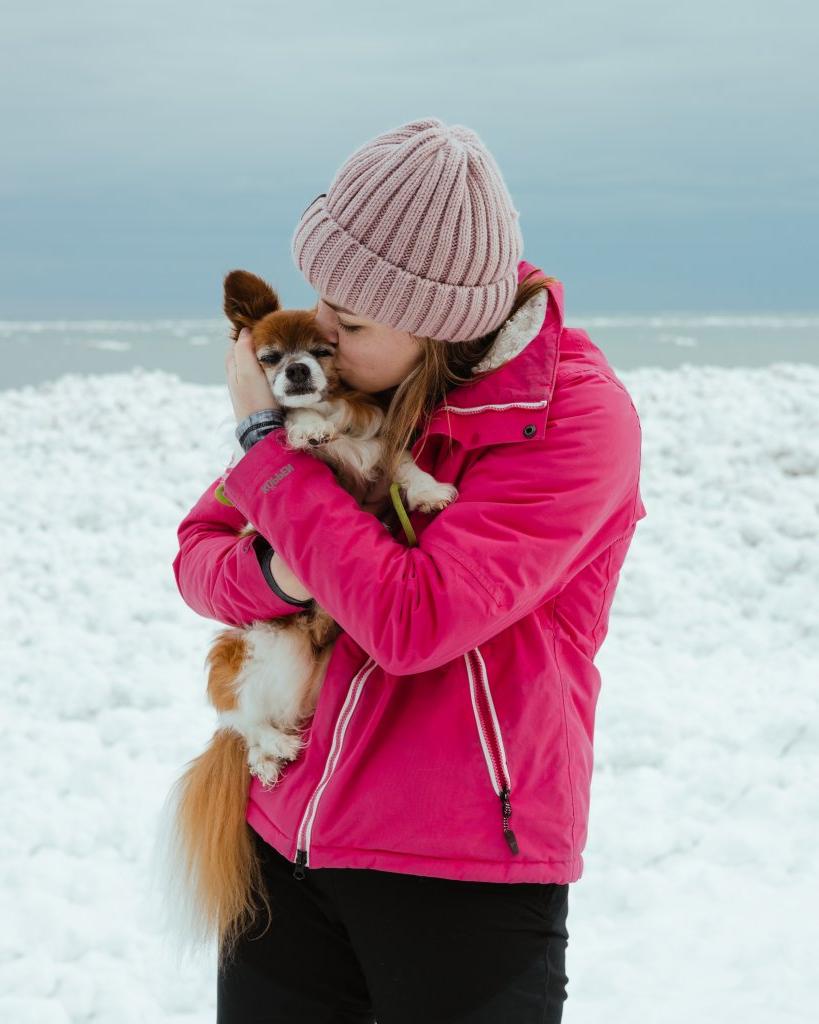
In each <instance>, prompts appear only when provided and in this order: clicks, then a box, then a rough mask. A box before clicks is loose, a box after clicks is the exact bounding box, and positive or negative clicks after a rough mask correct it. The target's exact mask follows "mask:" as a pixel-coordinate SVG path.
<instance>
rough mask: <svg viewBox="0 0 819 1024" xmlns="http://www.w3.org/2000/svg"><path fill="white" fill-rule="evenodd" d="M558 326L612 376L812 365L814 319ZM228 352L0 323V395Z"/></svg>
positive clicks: (159, 324) (213, 364) (216, 325)
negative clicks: (576, 333)
mask: <svg viewBox="0 0 819 1024" xmlns="http://www.w3.org/2000/svg"><path fill="white" fill-rule="evenodd" d="M567 326H570V327H582V328H583V329H584V330H585V331H586V332H587V333H588V334H589V336H590V337H591V339H592V341H593V342H594V343H595V344H596V345H598V346H599V347H600V348H601V349H602V350H603V351H604V352H605V354H606V356H607V358H608V360H609V362H610V363H611V364H612V366H613V367H614V368H615V370H620V369H622V370H630V369H634V368H636V367H639V366H660V367H665V368H672V367H677V366H680V365H682V364H683V363H691V364H694V365H703V364H713V365H716V366H766V365H768V364H770V363H774V362H808V363H817V362H819V314H766V315H754V316H751V315H749V316H739V315H722V314H715V315H709V314H698V315H682V314H680V315H672V314H657V315H652V316H645V315H643V316H599V315H597V316H585V317H584V316H582V315H581V316H577V315H575V316H571V317H568V318H567ZM227 345H228V325H227V321H225V320H224V319H223V318H217V319H209V320H50V321H16V322H15V321H9V320H6V321H0V353H2V356H3V359H2V363H0V388H10V387H21V386H23V385H25V384H39V383H41V382H42V381H46V380H53V379H54V378H56V377H59V376H62V374H64V373H119V372H123V371H127V370H131V369H133V368H134V367H137V366H140V367H142V368H143V369H146V370H166V371H168V372H171V373H177V374H178V375H179V376H180V377H182V378H183V379H184V380H187V381H191V382H194V383H200V384H221V383H222V382H223V381H224V354H225V351H226V349H227Z"/></svg>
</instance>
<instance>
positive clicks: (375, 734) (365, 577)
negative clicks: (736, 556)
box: [173, 261, 646, 883]
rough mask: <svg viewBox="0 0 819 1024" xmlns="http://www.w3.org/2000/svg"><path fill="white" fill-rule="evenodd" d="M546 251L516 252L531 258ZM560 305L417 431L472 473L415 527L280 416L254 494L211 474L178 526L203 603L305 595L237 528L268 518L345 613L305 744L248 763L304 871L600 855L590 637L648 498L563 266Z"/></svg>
mask: <svg viewBox="0 0 819 1024" xmlns="http://www.w3.org/2000/svg"><path fill="white" fill-rule="evenodd" d="M535 269H537V268H535V267H534V266H533V265H532V264H531V263H528V262H526V261H521V263H520V264H519V268H518V277H519V279H522V278H523V277H525V276H526V275H527V274H528V273H529V272H530V271H532V270H535ZM540 273H542V272H540ZM538 300H539V304H538ZM544 305H546V294H545V293H542V294H541V295H540V297H538V296H535V297H534V299H530V301H529V303H527V305H526V306H524V307H523V309H522V310H521V312H520V314H519V315H518V316H517V317H516V318H514V320H512V321H509V322H507V325H505V326H504V328H503V330H502V332H501V334H499V336H498V340H497V341H496V342H495V346H494V347H493V349H492V352H491V353H490V355H492V357H493V360H494V362H495V363H497V364H498V365H497V366H496V368H495V369H493V370H492V372H490V373H489V374H488V375H487V376H486V377H484V378H483V379H482V380H478V381H475V382H473V383H470V384H466V385H464V386H460V387H457V388H454V389H451V390H450V391H449V392H448V393H447V395H446V397H445V399H444V400H443V401H442V402H441V403H440V404H439V406H438V408H437V411H436V413H435V414H434V416H433V419H432V421H431V423H430V425H429V428H428V430H427V432H426V435H425V437H421V438H419V439H418V440H417V441H416V443H415V445H414V446H413V449H412V450H413V454H414V455H417V456H418V458H417V461H418V463H419V465H420V467H421V468H422V469H425V470H427V471H428V472H429V473H431V474H432V475H433V476H434V477H435V478H436V479H437V480H440V481H448V482H450V483H454V484H455V485H456V486H457V488H458V492H459V493H458V497H457V499H456V500H455V501H454V502H453V503H452V504H451V505H450V506H448V507H447V508H446V509H444V510H443V511H442V512H439V513H437V514H425V513H422V512H415V513H411V514H410V521H411V523H412V526H413V528H414V530H415V534H416V537H417V541H418V543H417V545H416V546H410V545H409V543H408V541H407V539H406V537H405V535H404V533H403V531H402V530H401V528H400V526H397V527H396V528H394V529H393V530H392V531H390V530H389V529H385V525H386V524H385V522H382V521H381V520H379V519H378V518H377V517H375V516H373V515H372V514H371V513H369V512H364V511H362V509H360V508H359V506H358V505H357V504H356V502H355V500H354V499H353V498H352V497H351V496H350V495H349V494H348V493H347V492H346V491H345V490H344V489H343V488H342V487H340V486H339V485H338V483H337V482H336V480H335V477H334V475H333V473H332V471H331V470H330V468H329V467H328V466H326V465H325V464H324V463H323V462H320V461H319V460H318V459H316V458H314V457H313V456H312V455H311V454H309V453H307V452H303V451H295V450H291V449H290V448H288V447H287V445H286V441H285V432H284V430H282V429H278V430H274V431H273V432H272V433H270V434H268V435H267V436H266V437H264V438H263V439H262V440H261V441H259V442H257V443H256V444H255V445H254V446H253V447H252V448H251V449H250V451H249V452H247V453H246V454H245V455H244V456H243V457H242V458H241V459H240V460H239V461H238V462H237V463H236V464H235V465H234V466H233V467H232V468H231V469H230V470H229V472H228V475H227V479H226V481H225V485H224V491H225V494H226V495H227V497H228V498H229V499H230V500H231V501H232V502H233V503H234V505H235V506H236V507H235V508H231V507H229V506H226V505H224V504H222V503H220V502H219V501H218V500H217V499H216V498H215V497H214V495H213V491H214V489H215V488H216V486H217V483H218V480H217V481H214V482H213V483H212V484H211V485H210V486H209V487H208V489H207V490H206V491H205V493H204V494H203V495H202V497H201V498H200V499H199V501H198V502H197V503H196V505H195V506H194V507H193V509H192V510H191V511H190V513H189V514H188V515H187V516H186V517H185V519H184V520H183V522H182V523H181V525H180V527H179V531H178V537H179V553H178V555H177V556H176V559H175V561H174V563H173V569H174V573H175V577H176V581H177V586H178V588H179V591H180V593H181V595H182V597H183V598H184V600H185V601H186V603H187V604H188V605H189V606H190V607H191V608H193V609H194V610H195V611H197V612H198V613H199V614H201V615H204V616H207V617H210V618H213V619H217V620H219V621H220V622H222V623H226V624H228V625H246V624H249V623H251V622H252V621H254V620H255V619H269V618H273V617H275V616H279V615H288V614H294V613H296V612H298V611H299V609H298V607H297V606H295V605H291V604H288V603H286V602H285V601H283V600H282V599H281V598H279V597H278V596H276V594H275V593H274V592H273V591H272V590H271V589H270V587H269V586H268V584H267V582H266V578H265V575H264V574H263V571H262V569H261V568H260V562H259V560H258V559H257V556H256V553H255V552H254V550H253V547H252V540H253V538H252V537H241V538H240V537H238V536H237V533H238V531H239V530H240V529H241V527H242V526H243V525H244V523H245V521H246V520H250V521H251V522H252V523H253V524H254V525H255V526H256V528H257V529H258V531H259V532H260V534H261V535H262V537H264V538H267V540H268V541H269V542H270V543H271V544H272V546H273V549H274V550H277V551H278V552H279V553H280V554H281V556H282V558H283V559H284V561H285V563H286V564H288V565H289V566H291V567H292V568H293V571H294V572H295V573H296V575H297V576H298V577H299V579H300V580H302V582H303V583H304V585H305V587H306V588H307V589H308V591H309V592H310V593H311V594H312V595H313V596H314V598H315V600H316V601H317V602H318V603H319V604H320V605H321V606H322V607H323V608H325V609H326V610H327V611H328V612H329V613H330V614H331V615H332V616H333V618H334V619H335V620H336V621H337V622H338V623H339V625H340V626H341V627H342V629H343V632H342V633H341V635H340V636H339V638H338V640H337V641H336V645H335V648H334V651H333V654H332V657H331V659H330V661H329V665H328V669H327V674H326V677H325V680H324V684H323V688H322V690H321V694H320V697H319V702H318V706H317V708H316V711H315V714H314V716H313V718H312V719H311V722H310V724H309V725H308V727H307V733H306V738H307V746H306V748H305V749H304V750H303V751H302V753H301V755H300V756H299V758H298V760H296V761H294V762H292V763H291V764H289V765H288V766H287V768H286V769H285V771H284V774H283V776H282V777H281V779H280V781H279V783H278V784H277V785H276V786H275V787H274V788H273V789H272V790H265V789H263V787H262V785H261V783H259V781H258V780H257V779H255V778H254V779H253V780H252V783H251V787H250V797H249V801H248V806H247V821H248V823H249V824H250V825H251V826H252V827H253V828H254V829H255V830H256V831H257V832H258V833H259V834H260V835H261V836H262V837H263V838H264V839H265V840H266V841H267V842H268V843H270V844H271V845H272V846H274V847H275V848H276V849H277V850H278V851H279V852H280V853H281V854H283V855H284V856H285V857H288V858H289V859H290V860H292V861H293V862H294V864H295V865H297V867H296V869H295V873H296V874H297V875H299V874H303V870H304V868H305V867H308V868H309V867H317V868H320V867H357V868H376V869H380V870H384V871H398V872H404V873H411V874H418V875H430V876H438V877H442V878H453V879H466V880H474V881H490V882H560V883H564V882H573V881H575V880H577V879H578V878H580V876H581V874H582V871H583V858H582V851H583V848H584V846H585V843H586V835H587V826H588V815H589V791H590V782H591V772H592V739H593V732H594V715H595V706H596V702H597V695H598V692H599V689H600V674H599V672H598V670H597V668H596V667H595V665H594V657H595V655H596V653H597V651H598V650H599V648H600V645H601V644H602V642H603V640H604V638H605V636H606V632H607V628H608V620H609V611H610V609H611V604H612V599H613V598H614V592H615V588H616V586H617V581H618V577H619V573H620V569H621V566H622V565H623V561H624V559H625V556H626V552H627V550H628V548H629V544H630V543H631V539H632V536H633V534H634V531H635V526H636V523H637V522H638V521H639V520H640V519H642V518H643V517H644V516H645V514H646V511H645V508H644V506H643V503H642V500H641V496H640V489H639V477H640V449H641V430H640V421H639V418H638V416H637V411H636V409H635V407H634V405H633V403H632V400H631V398H630V396H629V394H628V392H627V390H626V388H625V387H624V386H623V384H622V383H621V381H620V380H619V379H618V377H617V376H616V374H615V373H614V371H613V370H612V368H611V366H610V365H609V363H608V362H607V360H606V358H605V356H604V355H603V353H602V352H601V351H600V349H598V348H597V347H596V346H595V345H594V344H593V343H592V342H591V340H590V339H589V336H588V335H587V334H586V333H585V331H582V330H580V329H576V328H569V327H564V326H563V288H562V285H561V284H560V283H556V284H552V285H551V286H550V288H549V292H548V305H547V307H546V309H545V315H544ZM422 449H423V450H422ZM419 453H420V454H419ZM299 866H300V867H299Z"/></svg>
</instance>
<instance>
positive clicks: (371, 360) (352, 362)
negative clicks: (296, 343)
mask: <svg viewBox="0 0 819 1024" xmlns="http://www.w3.org/2000/svg"><path fill="white" fill-rule="evenodd" d="M316 323H317V325H318V328H319V330H320V331H321V333H322V334H323V335H324V337H325V339H326V340H327V341H328V342H329V343H330V344H332V345H337V346H338V347H337V349H336V366H337V367H338V373H339V376H340V377H341V379H342V380H343V381H344V383H345V384H347V385H348V386H349V387H351V388H357V389H358V390H359V391H364V392H367V393H368V394H376V393H377V392H379V391H384V390H385V389H386V388H392V387H395V386H396V385H398V384H400V383H401V381H402V380H404V378H405V377H407V375H408V374H409V373H410V371H411V370H412V369H413V368H414V367H415V366H417V364H418V363H419V362H420V361H421V355H422V352H421V344H420V342H419V340H418V339H417V338H416V337H414V336H413V335H412V334H410V333H409V332H408V331H396V330H395V328H393V327H388V326H387V325H386V324H380V323H377V322H376V321H375V320H367V319H366V318H365V317H362V316H358V315H356V314H355V313H352V312H349V311H347V310H346V309H345V308H344V307H343V306H339V305H338V304H336V303H332V302H329V301H328V300H327V299H324V298H320V299H319V301H318V303H317V305H316Z"/></svg>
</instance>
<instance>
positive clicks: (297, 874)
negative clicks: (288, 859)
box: [293, 850, 307, 879]
mask: <svg viewBox="0 0 819 1024" xmlns="http://www.w3.org/2000/svg"><path fill="white" fill-rule="evenodd" d="M306 860H307V850H296V867H295V869H294V871H293V877H294V878H298V879H302V878H304V873H305V871H306V870H307V869H306V868H305V866H304V862H305V861H306Z"/></svg>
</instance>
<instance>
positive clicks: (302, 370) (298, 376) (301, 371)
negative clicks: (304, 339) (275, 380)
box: [284, 363, 310, 384]
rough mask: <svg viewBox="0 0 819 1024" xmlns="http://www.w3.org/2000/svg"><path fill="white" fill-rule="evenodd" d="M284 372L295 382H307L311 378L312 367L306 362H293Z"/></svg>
mask: <svg viewBox="0 0 819 1024" xmlns="http://www.w3.org/2000/svg"><path fill="white" fill-rule="evenodd" d="M284 374H285V376H286V377H287V379H288V380H292V381H293V383H294V384H307V383H308V381H309V380H310V368H309V366H305V365H304V363H291V364H290V365H289V366H288V367H287V369H286V370H285V371H284Z"/></svg>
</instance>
